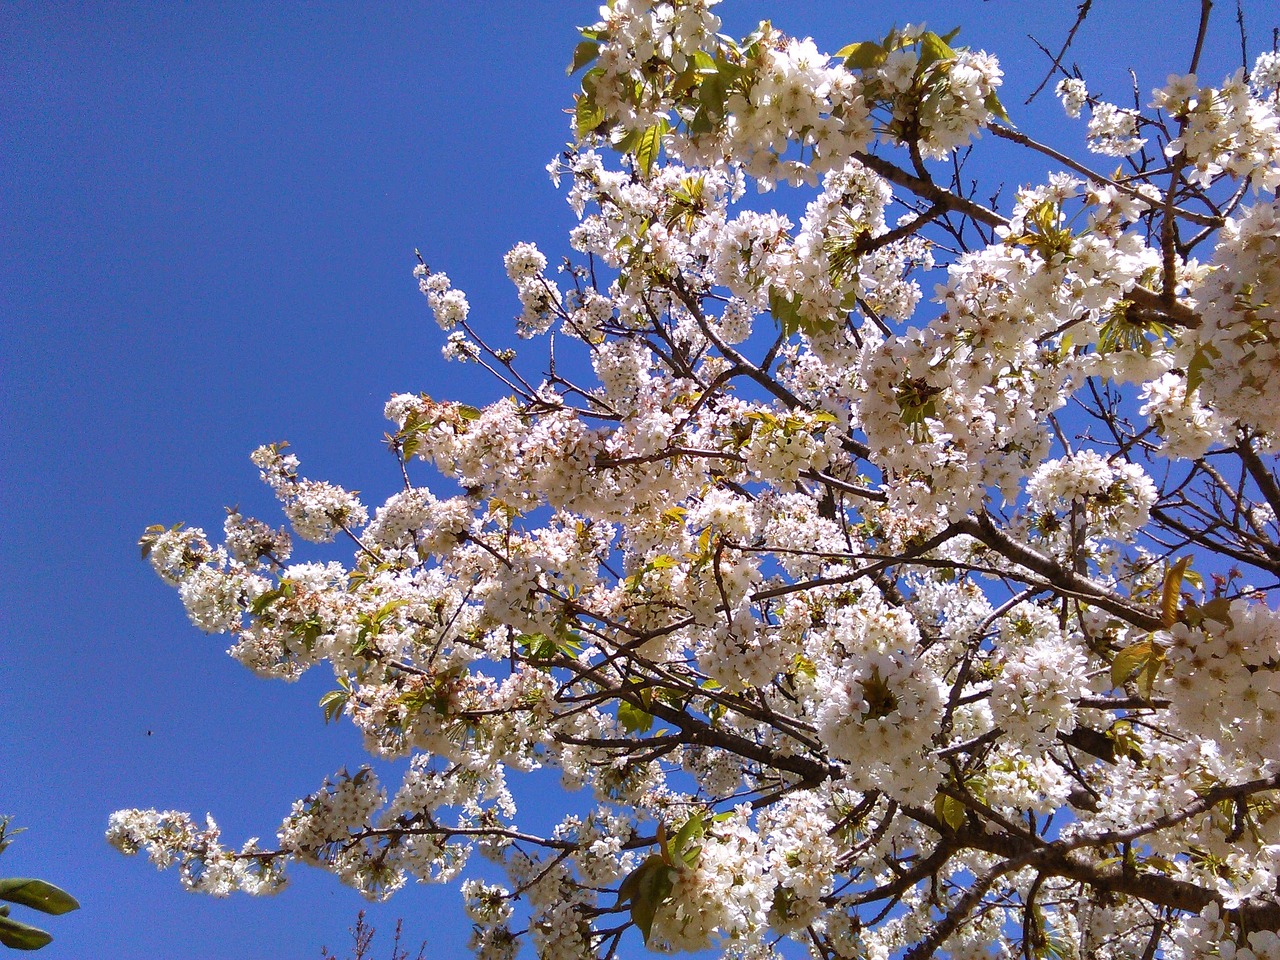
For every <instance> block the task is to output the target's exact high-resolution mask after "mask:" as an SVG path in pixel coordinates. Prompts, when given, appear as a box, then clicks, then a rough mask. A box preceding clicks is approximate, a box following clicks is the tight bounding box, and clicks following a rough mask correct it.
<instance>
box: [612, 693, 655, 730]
mask: <svg viewBox="0 0 1280 960" xmlns="http://www.w3.org/2000/svg"><path fill="white" fill-rule="evenodd" d="M618 722H619V723H620V724H622V729H623V730H625V731H626V732H627V733H647V732H648V731H649V730H650V729H651V728H652V727H653V714H651V713H648V712H647V711H645V710H642V709H641V708H640V707H637V706H636V705H635V704H633V703H631V702H630V701H629V700H620V701H618Z"/></svg>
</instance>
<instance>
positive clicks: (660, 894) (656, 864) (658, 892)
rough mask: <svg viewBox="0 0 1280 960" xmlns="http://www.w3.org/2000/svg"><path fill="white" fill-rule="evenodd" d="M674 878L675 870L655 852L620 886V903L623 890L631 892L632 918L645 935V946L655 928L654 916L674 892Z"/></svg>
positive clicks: (629, 895) (628, 898) (622, 898)
mask: <svg viewBox="0 0 1280 960" xmlns="http://www.w3.org/2000/svg"><path fill="white" fill-rule="evenodd" d="M674 881H675V870H674V869H673V868H672V867H670V866H668V865H667V863H666V862H665V861H664V860H663V859H662V857H660V856H658V855H657V854H656V853H655V854H651V855H650V856H649V857H648V858H647V859H646V860H645V861H644V863H642V864H640V866H639V867H637V868H636V869H635V870H634V871H633V872H632V873H631V874H630V875H629V876H628V877H627V879H626V880H624V881H623V882H622V886H620V887H619V888H618V902H619V903H622V902H623V900H624V897H623V891H624V890H626V891H627V893H628V896H627V897H626V898H625V899H627V900H630V901H631V919H632V921H634V922H635V925H636V926H637V927H639V928H640V932H641V933H642V934H643V935H644V941H645V945H646V946H647V945H648V943H649V934H650V932H651V931H652V930H653V918H654V916H655V915H656V914H657V912H658V908H659V907H660V906H662V904H663V903H665V902H666V900H667V898H668V897H670V896H671V888H672V886H673V885H674Z"/></svg>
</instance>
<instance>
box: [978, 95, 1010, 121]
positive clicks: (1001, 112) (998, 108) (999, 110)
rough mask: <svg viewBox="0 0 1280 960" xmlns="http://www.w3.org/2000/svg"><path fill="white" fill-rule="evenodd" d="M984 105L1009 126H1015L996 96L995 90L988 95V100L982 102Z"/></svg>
mask: <svg viewBox="0 0 1280 960" xmlns="http://www.w3.org/2000/svg"><path fill="white" fill-rule="evenodd" d="M982 105H983V106H984V107H986V108H987V109H988V110H990V111H991V112H992V113H993V114H995V115H996V116H997V117H999V118H1000V119H1001V120H1003V121H1004V122H1005V123H1007V124H1008V125H1009V126H1011V127H1012V126H1013V121H1012V120H1010V119H1009V114H1008V113H1006V112H1005V109H1004V104H1003V103H1001V102H1000V98H999V97H997V96H996V94H995V91H994V90H993V91H992V92H991V93H988V94H987V96H986V99H985V100H983V101H982Z"/></svg>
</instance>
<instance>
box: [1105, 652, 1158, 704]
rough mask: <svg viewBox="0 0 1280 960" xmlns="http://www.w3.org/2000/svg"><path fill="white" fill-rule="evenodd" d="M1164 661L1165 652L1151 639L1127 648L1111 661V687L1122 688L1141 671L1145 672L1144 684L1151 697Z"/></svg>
mask: <svg viewBox="0 0 1280 960" xmlns="http://www.w3.org/2000/svg"><path fill="white" fill-rule="evenodd" d="M1163 660H1164V651H1163V650H1162V649H1160V647H1159V646H1157V645H1156V643H1155V641H1153V640H1152V639H1151V638H1150V637H1148V638H1147V639H1145V640H1139V641H1138V642H1137V643H1135V644H1132V645H1130V646H1127V647H1125V648H1124V649H1123V650H1121V651H1120V652H1119V653H1117V654H1116V656H1115V659H1114V660H1112V661H1111V686H1113V687H1117V688H1118V687H1122V686H1124V684H1125V683H1126V681H1128V680H1129V678H1130V677H1132V676H1133V675H1134V674H1135V673H1137V672H1138V671H1139V670H1141V671H1143V684H1144V685H1145V687H1146V689H1147V693H1146V696H1150V695H1151V693H1150V691H1151V685H1152V683H1154V681H1155V673H1156V672H1157V671H1158V670H1159V668H1160V663H1161V662H1162V661H1163Z"/></svg>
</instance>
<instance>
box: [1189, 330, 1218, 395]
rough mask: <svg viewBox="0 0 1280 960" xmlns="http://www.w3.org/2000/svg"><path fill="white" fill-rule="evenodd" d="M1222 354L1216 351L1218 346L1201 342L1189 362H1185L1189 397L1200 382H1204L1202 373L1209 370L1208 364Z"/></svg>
mask: <svg viewBox="0 0 1280 960" xmlns="http://www.w3.org/2000/svg"><path fill="white" fill-rule="evenodd" d="M1221 356H1222V354H1221V353H1219V352H1218V348H1217V347H1215V346H1213V344H1211V343H1206V344H1202V345H1201V346H1199V347H1197V348H1196V352H1195V353H1194V354H1193V355H1192V357H1191V362H1190V363H1189V364H1187V396H1188V397H1190V396H1191V394H1192V393H1194V392H1195V391H1196V390H1197V389H1199V387H1200V384H1202V383H1204V375H1205V374H1206V373H1207V372H1208V371H1209V367H1210V365H1211V364H1212V363H1213V361H1214V360H1217V359H1219V358H1220V357H1221Z"/></svg>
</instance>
